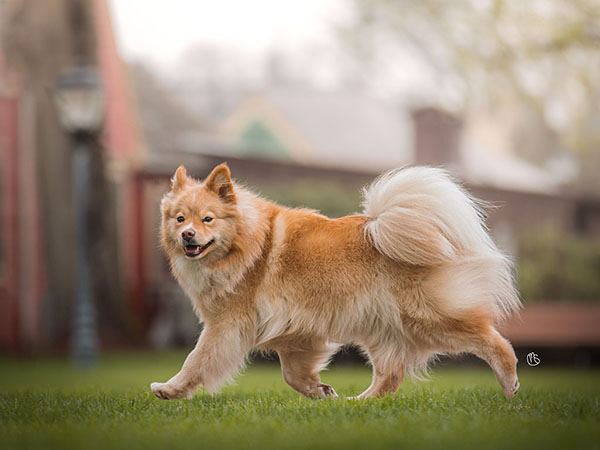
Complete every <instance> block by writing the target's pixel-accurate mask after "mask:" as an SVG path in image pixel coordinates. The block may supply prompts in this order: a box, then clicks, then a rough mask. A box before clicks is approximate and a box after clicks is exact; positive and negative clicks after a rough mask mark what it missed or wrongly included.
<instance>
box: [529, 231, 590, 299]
mask: <svg viewBox="0 0 600 450" xmlns="http://www.w3.org/2000/svg"><path fill="white" fill-rule="evenodd" d="M598 274H600V241H598V240H597V239H596V240H594V241H590V240H589V239H585V238H582V237H578V236H575V235H569V234H566V235H565V233H564V232H562V231H560V230H559V229H557V228H553V227H550V226H548V227H545V228H537V229H534V230H533V229H532V230H527V231H525V232H524V233H522V234H521V236H520V238H519V289H520V292H521V295H522V296H523V299H524V300H526V301H536V300H549V301H552V300H559V301H560V300H562V301H564V300H568V301H598V300H600V277H599V276H598Z"/></svg>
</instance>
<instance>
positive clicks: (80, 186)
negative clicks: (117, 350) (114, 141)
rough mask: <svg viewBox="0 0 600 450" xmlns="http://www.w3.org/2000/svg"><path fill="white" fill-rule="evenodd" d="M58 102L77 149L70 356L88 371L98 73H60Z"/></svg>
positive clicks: (92, 347) (93, 351)
mask: <svg viewBox="0 0 600 450" xmlns="http://www.w3.org/2000/svg"><path fill="white" fill-rule="evenodd" d="M55 101H56V106H57V111H58V116H59V119H60V122H61V124H62V126H63V127H64V129H65V131H67V133H69V135H70V137H71V139H72V143H73V154H72V182H73V203H74V210H75V234H76V244H75V246H76V252H75V264H74V273H73V275H74V280H75V298H74V300H75V304H74V308H73V322H72V330H71V343H70V345H71V355H72V357H73V360H74V362H75V364H77V365H78V366H80V367H83V368H87V367H91V366H93V365H94V363H95V362H96V359H97V354H98V330H97V325H96V308H95V305H94V298H93V293H92V287H91V273H90V260H89V251H88V249H89V243H90V241H89V236H88V231H89V220H88V214H89V203H90V178H91V159H92V158H91V157H92V153H91V152H92V151H93V149H94V147H95V146H94V145H93V144H94V143H95V141H96V140H97V139H98V136H99V134H100V131H101V129H102V121H103V116H104V97H103V91H102V84H101V82H100V76H99V74H98V71H97V69H96V68H94V67H91V66H79V67H74V68H71V69H68V70H66V71H64V72H62V73H61V74H60V75H59V77H58V79H57V82H56V90H55Z"/></svg>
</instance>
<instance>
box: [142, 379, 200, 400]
mask: <svg viewBox="0 0 600 450" xmlns="http://www.w3.org/2000/svg"><path fill="white" fill-rule="evenodd" d="M150 390H151V391H152V393H153V394H154V395H156V396H157V397H158V398H160V399H162V400H175V399H178V398H187V399H190V398H192V394H191V393H190V392H187V391H185V390H184V389H178V388H176V387H174V386H172V385H170V384H169V383H152V384H151V385H150Z"/></svg>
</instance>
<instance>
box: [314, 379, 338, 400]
mask: <svg viewBox="0 0 600 450" xmlns="http://www.w3.org/2000/svg"><path fill="white" fill-rule="evenodd" d="M317 389H318V391H319V397H320V398H326V397H331V398H337V397H338V395H337V392H335V390H334V389H333V388H332V387H331V386H329V385H328V384H323V383H321V384H319V385H317Z"/></svg>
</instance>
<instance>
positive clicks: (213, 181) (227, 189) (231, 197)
mask: <svg viewBox="0 0 600 450" xmlns="http://www.w3.org/2000/svg"><path fill="white" fill-rule="evenodd" d="M204 185H205V186H206V187H207V188H208V189H209V190H211V191H213V192H214V193H216V194H217V195H218V196H219V197H220V198H221V199H222V200H223V201H224V202H227V203H235V193H234V192H233V183H232V182H231V172H230V171H229V167H227V164H220V165H218V166H217V167H215V168H214V169H213V171H212V172H211V173H210V175H209V176H208V177H207V178H206V182H205V184H204Z"/></svg>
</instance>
